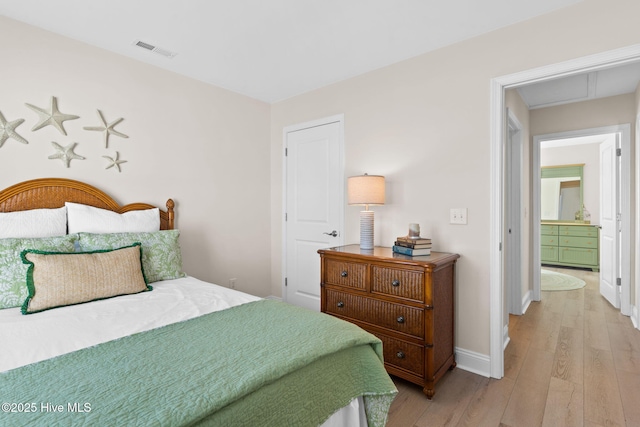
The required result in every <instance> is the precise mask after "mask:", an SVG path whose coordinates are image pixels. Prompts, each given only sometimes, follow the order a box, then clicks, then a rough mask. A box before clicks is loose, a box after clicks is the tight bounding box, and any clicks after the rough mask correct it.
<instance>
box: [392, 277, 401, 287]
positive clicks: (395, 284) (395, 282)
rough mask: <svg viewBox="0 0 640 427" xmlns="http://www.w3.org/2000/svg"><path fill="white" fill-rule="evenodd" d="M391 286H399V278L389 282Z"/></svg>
mask: <svg viewBox="0 0 640 427" xmlns="http://www.w3.org/2000/svg"><path fill="white" fill-rule="evenodd" d="M391 286H400V280H398V279H396V280H394V281H393V282H391Z"/></svg>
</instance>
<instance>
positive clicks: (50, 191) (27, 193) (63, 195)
mask: <svg viewBox="0 0 640 427" xmlns="http://www.w3.org/2000/svg"><path fill="white" fill-rule="evenodd" d="M65 202H73V203H82V204H85V205H90V206H94V207H97V208H102V209H108V210H110V211H113V212H118V213H123V212H129V211H135V210H140V209H151V208H155V207H156V206H153V205H150V204H148V203H130V204H128V205H124V206H120V205H119V204H118V203H117V202H116V201H115V200H113V199H112V198H111V197H110V196H109V195H108V194H106V193H105V192H103V191H102V190H99V189H97V188H96V187H94V186H92V185H89V184H86V183H84V182H80V181H74V180H72V179H65V178H39V179H33V180H30V181H24V182H21V183H19V184H15V185H12V186H11V187H7V188H5V189H4V190H2V191H0V212H14V211H22V210H27V209H40V208H49V209H51V208H60V207H62V206H64V203H65ZM173 208H174V203H173V200H171V199H169V200H167V204H166V210H163V209H160V229H161V230H172V229H173V228H174V217H175V212H174V210H173Z"/></svg>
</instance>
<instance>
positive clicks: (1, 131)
mask: <svg viewBox="0 0 640 427" xmlns="http://www.w3.org/2000/svg"><path fill="white" fill-rule="evenodd" d="M23 122H24V119H18V120H14V121H12V122H7V121H6V120H5V118H4V116H3V115H2V113H0V147H2V145H3V144H4V142H5V141H6V140H7V139H9V138H13V139H15V140H16V141H18V142H22V143H23V144H28V143H29V142H28V141H27V140H26V139H24V138H23V137H21V136H20V135H18V133H17V132H16V128H17V127H18V126H20V125H21V124H22V123H23Z"/></svg>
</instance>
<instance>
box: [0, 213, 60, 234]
mask: <svg viewBox="0 0 640 427" xmlns="http://www.w3.org/2000/svg"><path fill="white" fill-rule="evenodd" d="M65 234H67V208H66V207H64V206H63V207H61V208H56V209H31V210H28V211H17V212H2V213H0V238H1V239H5V238H8V237H11V238H27V237H30V238H34V237H52V236H64V235H65Z"/></svg>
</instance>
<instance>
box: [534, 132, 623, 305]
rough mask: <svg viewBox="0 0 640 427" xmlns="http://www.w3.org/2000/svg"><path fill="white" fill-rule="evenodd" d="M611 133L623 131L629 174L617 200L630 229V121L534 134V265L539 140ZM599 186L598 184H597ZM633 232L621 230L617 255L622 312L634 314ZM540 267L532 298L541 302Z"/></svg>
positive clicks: (537, 239) (537, 255)
mask: <svg viewBox="0 0 640 427" xmlns="http://www.w3.org/2000/svg"><path fill="white" fill-rule="evenodd" d="M611 133H619V134H620V136H621V137H620V148H621V149H622V153H623V154H624V153H627V154H626V155H623V156H622V159H621V165H620V167H621V170H620V171H619V172H620V174H619V176H622V177H629V179H624V178H623V179H621V180H620V183H619V185H620V197H621V199H620V200H618V202H619V206H620V211H621V213H622V230H631V156H630V155H629V154H630V153H631V125H630V124H629V123H626V124H621V125H612V126H603V127H597V128H590V129H579V130H571V131H565V132H555V133H550V134H545V135H534V136H533V147H532V156H531V160H532V166H531V167H532V168H533V169H532V173H533V178H532V180H533V182H532V189H533V191H532V199H533V200H532V201H531V212H532V214H531V220H532V221H533V237H534V239H533V240H534V241H533V244H535V246H533V248H532V249H533V250H532V254H533V265H534V266H537V265H540V220H541V218H540V141H549V140H553V139H565V138H575V137H580V136H589V135H605V134H611ZM598 185H599V184H598ZM630 234H631V233H621V235H620V240H621V241H620V246H621V247H622V251H620V252H621V253H620V254H618V257H619V259H620V260H621V261H622V271H621V279H622V283H621V290H620V291H621V292H620V312H621V313H622V314H624V315H625V316H630V315H631V301H629V296H630V295H631V293H630V292H631V291H630V276H631V255H630V253H631V244H632V243H631V237H630ZM540 297H541V289H540V269H539V268H534V269H533V299H534V300H535V301H540Z"/></svg>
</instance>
